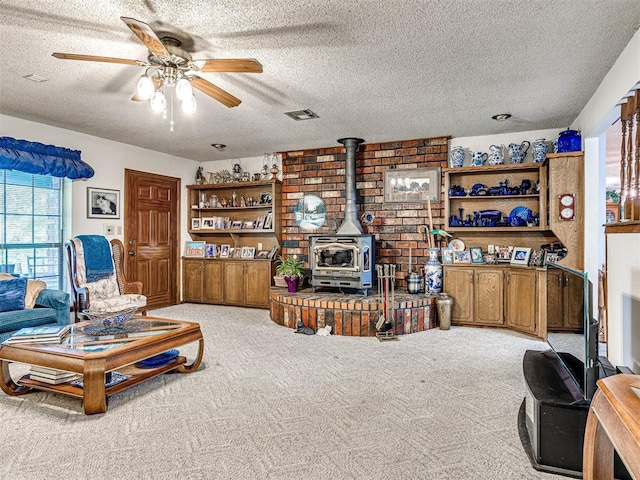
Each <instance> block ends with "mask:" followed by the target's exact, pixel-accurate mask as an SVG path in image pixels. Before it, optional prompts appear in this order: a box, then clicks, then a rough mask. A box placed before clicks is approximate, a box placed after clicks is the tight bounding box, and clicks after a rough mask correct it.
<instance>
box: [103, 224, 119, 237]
mask: <svg viewBox="0 0 640 480" xmlns="http://www.w3.org/2000/svg"><path fill="white" fill-rule="evenodd" d="M102 228H103V230H104V234H105V235H115V234H116V227H115V226H113V225H107V224H104V225H103V226H102Z"/></svg>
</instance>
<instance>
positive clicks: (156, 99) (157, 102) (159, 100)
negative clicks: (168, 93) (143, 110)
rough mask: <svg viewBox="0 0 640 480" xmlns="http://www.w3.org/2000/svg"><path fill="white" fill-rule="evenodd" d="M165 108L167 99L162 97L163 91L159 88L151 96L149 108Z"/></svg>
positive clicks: (161, 109) (162, 109)
mask: <svg viewBox="0 0 640 480" xmlns="http://www.w3.org/2000/svg"><path fill="white" fill-rule="evenodd" d="M166 108H167V100H166V99H165V98H164V93H162V92H161V91H160V90H156V93H154V94H153V98H151V109H152V110H153V111H154V112H163V111H165V110H166Z"/></svg>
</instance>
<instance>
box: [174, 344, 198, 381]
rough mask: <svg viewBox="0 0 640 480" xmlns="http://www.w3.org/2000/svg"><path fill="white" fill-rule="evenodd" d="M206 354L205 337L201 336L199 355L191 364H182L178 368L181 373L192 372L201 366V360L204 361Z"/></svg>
mask: <svg viewBox="0 0 640 480" xmlns="http://www.w3.org/2000/svg"><path fill="white" fill-rule="evenodd" d="M203 355H204V338H200V341H199V344H198V355H197V356H196V358H195V360H194V361H193V363H192V364H191V365H184V364H183V365H180V366H179V367H178V368H176V370H177V371H179V372H180V373H192V372H195V371H196V370H197V369H198V367H199V366H200V362H202V356H203Z"/></svg>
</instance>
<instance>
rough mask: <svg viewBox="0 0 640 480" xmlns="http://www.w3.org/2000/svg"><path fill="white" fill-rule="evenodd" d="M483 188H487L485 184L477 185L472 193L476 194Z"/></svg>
mask: <svg viewBox="0 0 640 480" xmlns="http://www.w3.org/2000/svg"><path fill="white" fill-rule="evenodd" d="M481 188H487V186H486V185H485V184H484V183H476V184H475V185H474V186H473V187H471V191H473V192H476V191H478V190H479V189H481Z"/></svg>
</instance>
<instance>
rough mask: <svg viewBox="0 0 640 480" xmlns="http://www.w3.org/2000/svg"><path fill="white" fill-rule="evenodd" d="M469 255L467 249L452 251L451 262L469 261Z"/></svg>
mask: <svg viewBox="0 0 640 480" xmlns="http://www.w3.org/2000/svg"><path fill="white" fill-rule="evenodd" d="M469 261H470V255H469V250H463V251H461V252H453V263H469Z"/></svg>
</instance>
